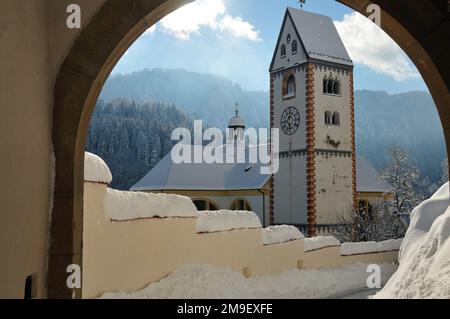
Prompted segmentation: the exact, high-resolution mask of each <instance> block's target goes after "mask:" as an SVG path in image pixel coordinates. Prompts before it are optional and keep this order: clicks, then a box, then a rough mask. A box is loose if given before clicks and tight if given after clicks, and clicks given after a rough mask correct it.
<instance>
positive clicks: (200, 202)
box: [193, 199, 218, 211]
mask: <svg viewBox="0 0 450 319" xmlns="http://www.w3.org/2000/svg"><path fill="white" fill-rule="evenodd" d="M193 203H194V205H195V207H197V210H199V211H202V210H218V208H217V206H216V205H214V204H213V203H212V202H211V201H209V200H207V199H197V200H194V201H193Z"/></svg>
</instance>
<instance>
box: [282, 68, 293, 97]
mask: <svg viewBox="0 0 450 319" xmlns="http://www.w3.org/2000/svg"><path fill="white" fill-rule="evenodd" d="M295 90H296V88H295V75H294V74H290V75H286V76H285V77H284V79H283V88H282V92H283V97H284V98H292V97H294V96H295Z"/></svg>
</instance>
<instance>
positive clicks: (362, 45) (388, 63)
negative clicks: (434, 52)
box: [335, 12, 420, 82]
mask: <svg viewBox="0 0 450 319" xmlns="http://www.w3.org/2000/svg"><path fill="white" fill-rule="evenodd" d="M335 25H336V28H337V30H338V32H339V34H340V36H341V37H342V40H343V41H344V44H345V46H346V48H347V50H348V52H349V54H350V57H351V58H352V59H353V61H354V62H355V63H358V64H363V65H366V66H367V67H369V68H370V69H372V70H374V71H375V72H377V73H382V74H385V75H388V76H390V77H392V78H394V79H395V80H396V81H399V82H401V81H405V80H409V79H417V78H419V77H420V75H419V72H418V71H417V69H416V67H415V66H414V65H413V64H412V63H411V61H410V60H409V58H408V56H407V55H406V54H405V53H404V52H403V51H402V49H401V48H400V47H399V46H398V44H397V43H395V41H394V40H392V39H391V38H390V37H389V36H388V35H387V34H386V33H385V32H384V31H383V30H381V29H380V28H379V27H378V26H377V25H376V24H375V23H373V22H372V21H370V20H369V19H367V18H366V17H364V16H363V15H361V14H360V13H357V12H353V13H352V14H349V15H345V16H344V19H343V20H342V21H335Z"/></svg>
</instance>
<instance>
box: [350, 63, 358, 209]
mask: <svg viewBox="0 0 450 319" xmlns="http://www.w3.org/2000/svg"><path fill="white" fill-rule="evenodd" d="M349 83H350V125H351V139H352V192H353V193H352V198H353V208H354V209H357V207H358V203H357V197H356V143H355V91H354V87H353V71H349Z"/></svg>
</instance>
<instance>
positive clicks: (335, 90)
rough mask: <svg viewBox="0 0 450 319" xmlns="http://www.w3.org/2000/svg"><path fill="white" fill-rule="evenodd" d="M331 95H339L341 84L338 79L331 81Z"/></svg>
mask: <svg viewBox="0 0 450 319" xmlns="http://www.w3.org/2000/svg"><path fill="white" fill-rule="evenodd" d="M333 94H337V95H340V94H341V83H340V82H339V80H338V79H335V80H334V81H333Z"/></svg>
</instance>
